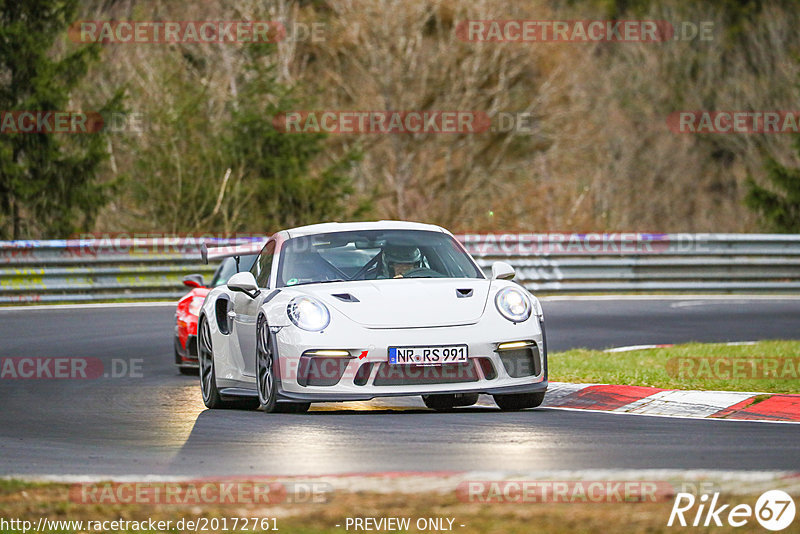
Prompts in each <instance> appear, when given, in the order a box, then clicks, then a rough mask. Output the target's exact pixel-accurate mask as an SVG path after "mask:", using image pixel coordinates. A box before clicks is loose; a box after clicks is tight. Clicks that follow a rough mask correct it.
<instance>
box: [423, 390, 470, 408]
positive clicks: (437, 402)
mask: <svg viewBox="0 0 800 534" xmlns="http://www.w3.org/2000/svg"><path fill="white" fill-rule="evenodd" d="M422 402H424V403H425V406H427V407H428V408H430V409H431V410H436V411H437V412H446V411H449V410H452V409H453V408H455V407H457V406H472V405H473V404H475V403H476V402H478V394H477V393H454V394H446V395H423V396H422Z"/></svg>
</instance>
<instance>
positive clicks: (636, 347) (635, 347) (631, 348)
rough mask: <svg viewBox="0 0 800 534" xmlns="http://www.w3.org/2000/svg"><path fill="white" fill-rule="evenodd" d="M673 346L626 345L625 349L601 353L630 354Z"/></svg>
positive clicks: (619, 348)
mask: <svg viewBox="0 0 800 534" xmlns="http://www.w3.org/2000/svg"><path fill="white" fill-rule="evenodd" d="M674 346H675V345H673V344H665V345H628V346H627V347H614V348H613V349H606V350H604V351H603V352H631V351H634V350H647V349H663V348H667V347H674Z"/></svg>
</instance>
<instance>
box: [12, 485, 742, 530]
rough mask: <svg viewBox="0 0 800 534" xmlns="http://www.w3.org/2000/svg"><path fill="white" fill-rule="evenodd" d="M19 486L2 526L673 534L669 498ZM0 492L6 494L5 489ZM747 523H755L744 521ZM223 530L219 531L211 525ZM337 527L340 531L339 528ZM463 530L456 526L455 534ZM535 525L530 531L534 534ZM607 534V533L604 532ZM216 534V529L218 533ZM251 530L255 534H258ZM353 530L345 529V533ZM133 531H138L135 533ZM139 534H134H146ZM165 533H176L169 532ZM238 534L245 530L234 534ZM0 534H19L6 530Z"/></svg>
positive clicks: (739, 497)
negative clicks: (245, 525) (154, 493)
mask: <svg viewBox="0 0 800 534" xmlns="http://www.w3.org/2000/svg"><path fill="white" fill-rule="evenodd" d="M4 484H18V486H17V489H16V490H15V491H11V492H8V493H2V494H0V516H2V517H3V518H5V519H6V520H9V519H18V520H25V521H31V522H32V524H33V525H36V524H37V522H38V521H39V518H41V517H44V518H47V519H48V520H50V521H58V520H63V521H84V522H86V521H92V522H95V521H101V522H102V521H114V520H120V519H122V520H127V521H147V520H150V519H152V520H154V521H167V520H169V521H172V524H173V525H175V524H176V523H178V521H180V520H181V519H183V520H185V521H186V520H197V519H198V518H205V519H206V520H211V519H212V518H216V519H217V520H219V521H222V520H223V519H227V522H228V525H230V524H232V522H233V519H234V518H259V519H260V518H274V522H273V523H270V526H272V525H275V526H277V528H278V530H279V531H283V532H292V533H305V534H333V533H342V532H347V530H346V529H345V525H346V519H347V518H348V517H351V518H353V517H373V518H386V517H400V518H403V517H408V518H410V521H411V525H412V526H411V528H409V529H408V530H407V532H430V531H432V530H429V529H418V528H417V527H416V523H417V521H418V520H419V519H420V518H423V519H424V518H451V519H453V526H452V531H454V532H460V533H463V534H473V533H492V534H527V533H529V532H534V531H535V532H537V533H542V534H546V533H550V532H553V533H561V532H575V533H583V532H587V533H588V532H609V531H615V530H620V531H621V530H624V531H625V532H626V533H627V534H638V533H660V532H665V533H666V532H673V531H674V528H669V527H667V521H668V518H669V516H670V511H671V509H672V504H673V498H672V496H668V497H667V498H665V499H663V500H658V501H656V502H614V503H586V502H580V503H558V504H543V503H538V502H537V503H523V504H520V503H512V502H508V503H502V504H497V503H493V504H489V503H474V502H465V501H464V500H462V499H460V498H459V497H458V496H457V495H456V492H441V491H438V492H432V491H420V492H413V493H410V492H402V493H388V492H387V493H384V492H380V493H376V492H361V491H358V492H354V491H342V490H339V491H336V492H334V493H331V494H330V495H329V496H328V497H327V502H324V503H293V504H285V503H284V504H277V505H226V506H223V505H203V506H196V505H181V506H177V505H144V504H113V505H110V504H102V505H101V504H82V503H79V502H75V500H74V498H71V493H70V486H69V485H67V484H36V485H30V484H24V483H15V482H10V483H4ZM4 487H6V488H10V486H8V485H5V486H4ZM756 498H757V494H754V495H746V496H745V495H735V496H727V495H726V494H723V495H722V496H721V499H722V501H721V502H728V499H730V500H731V501H736V502H749V503H751V504H752V503H754V502H755V501H756ZM751 523H754V521H752V520H751ZM218 524H222V523H218ZM336 525H339V526H338V527H337V526H336ZM462 525H463V526H462ZM534 525H535V528H534V527H533V526H534ZM755 526H756V525H753V524H751V525H748V527H749V528H744V529H741V528H739V529H736V528H731V527H723V528H720V529H717V530H715V532H737V533H740V532H751V531H753V530H754V527H755ZM83 527H84V528H83V529H78V528H75V526H74V525H73V526H72V528H70V527H66V528H62V529H57V530H54V531H57V532H76V531H83V532H94V531H93V530H92V529H91V528H86V525H85V524H84V525H83ZM609 529H610V530H609ZM216 530H217V531H220V530H221V529H219V528H217V529H216ZM256 530H261V529H260V528H257V529H256ZM353 530H354V529H353V528H352V527H351V528H350V529H349V531H350V532H352V531H353ZM137 531H138V530H137ZM145 531H147V530H142V531H138V532H145ZM168 531H171V532H179V531H180V530H179V529H176V528H175V527H172V528H170V529H168ZM236 531H239V532H252V530H250V529H247V530H242V529H236ZM388 531H391V530H388ZM5 532H19V530H18V529H14V528H12V529H6V530H5ZM103 532H120V531H119V530H114V527H113V526H108V527H103Z"/></svg>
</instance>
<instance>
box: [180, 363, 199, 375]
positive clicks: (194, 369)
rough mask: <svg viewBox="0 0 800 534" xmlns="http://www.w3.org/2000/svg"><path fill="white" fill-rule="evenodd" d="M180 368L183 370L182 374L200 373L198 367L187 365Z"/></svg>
mask: <svg viewBox="0 0 800 534" xmlns="http://www.w3.org/2000/svg"><path fill="white" fill-rule="evenodd" d="M178 370H179V371H180V372H181V374H182V375H186V376H197V375H198V374H199V370H198V369H197V367H186V366H183V365H181V366H179V367H178Z"/></svg>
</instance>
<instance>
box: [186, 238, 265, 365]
mask: <svg viewBox="0 0 800 534" xmlns="http://www.w3.org/2000/svg"><path fill="white" fill-rule="evenodd" d="M261 246H262V244H257V245H252V244H248V245H242V246H237V247H220V248H219V250H218V251H215V249H213V248H212V249H210V251H208V252H207V253H206V252H205V251H204V254H203V259H205V260H206V261H207V259H208V258H210V259H214V258H220V257H222V258H224V259H223V260H222V263H220V264H219V267H217V270H216V271H215V272H214V276H213V277H212V278H211V283H210V284H208V285H205V283H204V281H203V276H202V275H200V274H190V275H188V276H186V277H185V278H184V279H183V285H185V286H187V287H190V288H192V290H191V291H189V292H188V293H187V294H186V295H184V296H183V297H182V298H181V300H179V301H178V308H177V310H176V311H175V365H177V366H178V369H180V372H181V374H185V375H196V374H197V370H198V368H199V367H198V361H197V317H198V313H199V311H200V306H202V305H203V301H204V300H205V298H206V295H207V294H208V292H209V291H211V289H212V288H214V287H217V286H219V285H222V284H225V283H227V281H228V278H230V277H231V276H233V275H234V274H236V273H238V272H241V271H249V270H250V268H251V267H252V266H253V263H254V262H255V261H256V258H257V257H258V252H259V251H260V249H261Z"/></svg>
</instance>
